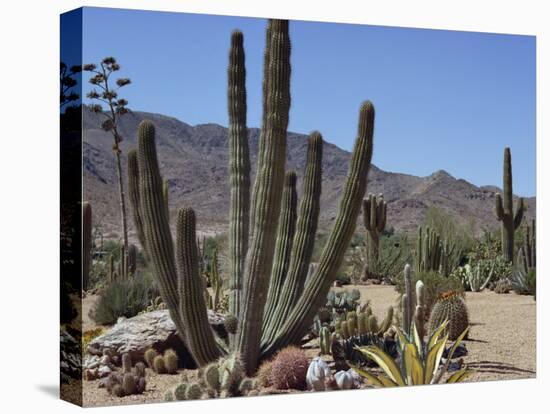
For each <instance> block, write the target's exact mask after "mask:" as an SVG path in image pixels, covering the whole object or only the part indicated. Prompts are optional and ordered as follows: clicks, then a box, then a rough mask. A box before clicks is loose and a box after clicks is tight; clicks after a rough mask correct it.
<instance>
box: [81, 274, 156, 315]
mask: <svg viewBox="0 0 550 414" xmlns="http://www.w3.org/2000/svg"><path fill="white" fill-rule="evenodd" d="M155 290H156V289H154V288H153V283H152V280H151V278H150V277H147V276H145V275H136V276H135V277H133V278H130V279H127V280H115V281H113V282H112V283H110V284H109V285H108V286H106V287H105V289H103V291H102V292H101V295H100V297H99V299H98V301H97V303H96V304H95V306H94V308H93V309H92V311H91V312H90V316H91V318H92V319H93V320H94V321H96V322H97V323H98V324H101V325H111V324H113V323H115V322H116V321H117V319H118V318H119V317H121V316H124V317H126V318H131V317H132V316H135V315H137V314H138V313H139V312H141V311H142V310H144V309H146V308H147V306H148V304H149V301H150V300H151V299H152V298H153V295H155V294H156V293H155Z"/></svg>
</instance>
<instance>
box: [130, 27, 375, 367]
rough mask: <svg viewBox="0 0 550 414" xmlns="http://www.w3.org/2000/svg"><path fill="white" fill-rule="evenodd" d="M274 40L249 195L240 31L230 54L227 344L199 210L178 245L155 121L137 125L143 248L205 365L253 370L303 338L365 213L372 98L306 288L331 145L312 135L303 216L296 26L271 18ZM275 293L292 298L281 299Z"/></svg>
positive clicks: (183, 225)
mask: <svg viewBox="0 0 550 414" xmlns="http://www.w3.org/2000/svg"><path fill="white" fill-rule="evenodd" d="M266 39H267V44H266V52H265V55H264V60H265V66H264V101H263V105H264V113H263V124H262V128H261V134H260V143H259V153H258V165H257V174H256V181H255V183H254V188H253V192H252V196H251V197H248V196H247V195H246V194H247V192H249V191H250V188H249V187H250V186H249V165H250V160H249V156H248V147H247V142H246V135H245V133H244V131H245V127H246V125H245V121H246V119H245V116H244V109H245V105H246V102H245V91H244V76H245V74H244V50H243V48H242V34H241V33H240V32H235V33H233V35H232V38H231V51H230V54H229V56H230V59H229V69H228V74H229V76H228V78H229V108H230V111H229V112H230V134H229V135H230V136H229V146H230V177H231V179H230V182H231V194H232V195H231V198H232V202H231V211H230V221H231V225H230V237H229V241H230V248H229V251H230V261H231V266H230V268H231V275H230V309H231V311H230V312H231V313H232V315H233V316H235V317H237V318H238V321H239V323H238V326H237V331H236V333H235V335H234V336H233V337H232V338H231V340H230V343H229V349H225V345H224V344H222V343H221V342H218V341H217V339H216V338H214V336H213V334H212V331H211V329H210V326H209V325H208V320H207V318H206V303H205V302H204V296H203V294H202V292H203V290H201V289H199V288H202V289H204V286H200V283H203V282H202V279H201V278H200V276H199V271H198V267H199V264H198V260H196V255H197V246H196V234H194V233H195V223H194V221H195V218H194V214H193V212H192V210H191V209H185V210H181V211H180V213H179V214H178V223H177V224H178V225H177V240H178V242H177V245H176V247H174V245H173V241H172V238H171V234H170V228H169V224H168V217H167V214H166V210H165V208H163V204H164V202H163V201H164V200H163V196H162V180H161V174H160V171H159V165H158V160H157V154H156V148H155V136H154V133H155V131H154V126H153V124H152V123H150V122H148V121H144V122H142V124H140V127H139V131H138V151H137V159H138V170H137V171H134V172H133V174H134V176H135V177H138V180H139V186H137V192H138V193H139V194H138V195H139V203H133V205H134V206H135V207H136V208H138V209H139V210H140V211H139V212H138V213H139V214H138V215H136V214H134V218H136V217H138V216H139V217H141V218H142V224H143V236H144V243H145V247H146V248H145V250H146V252H147V254H148V255H149V258H150V264H151V268H152V271H153V273H154V274H155V277H156V278H157V281H158V284H159V289H160V292H161V296H162V298H163V301H164V303H166V305H167V307H168V309H169V310H170V314H171V317H172V319H173V320H174V323H175V325H176V328H177V330H178V332H179V334H180V336H181V338H182V339H183V341H184V343H185V344H186V345H187V347H188V348H189V350H190V352H191V354H192V355H193V357H194V359H195V360H196V362H197V363H198V364H199V365H201V366H203V365H206V364H207V363H209V362H211V361H213V360H215V359H217V358H218V357H220V356H221V355H223V354H226V353H232V354H235V355H237V356H238V357H239V358H240V359H242V364H243V367H244V369H245V371H246V373H247V374H252V373H253V372H254V371H255V369H256V367H257V365H258V363H259V362H260V361H261V360H262V359H265V358H267V357H269V356H271V355H273V354H274V353H276V352H277V351H278V350H279V349H282V348H284V347H286V346H287V345H290V344H296V343H298V342H299V341H300V339H301V338H302V337H303V335H304V334H305V333H306V332H307V330H308V329H309V327H310V326H311V324H312V322H313V318H314V316H315V314H316V312H317V310H318V309H319V307H321V306H322V305H323V304H324V301H325V298H326V295H327V293H328V291H329V289H330V286H331V284H332V281H333V279H334V277H335V274H336V272H337V270H338V268H339V267H340V265H341V263H342V260H343V258H344V253H345V251H346V249H347V247H348V245H349V242H350V240H351V237H352V235H353V233H354V230H355V224H356V221H357V217H358V215H359V213H360V209H361V200H362V199H363V197H364V195H365V191H366V185H367V174H368V171H369V168H370V161H371V158H372V136H373V127H374V107H373V105H372V104H371V103H370V102H365V103H363V104H362V106H361V109H360V112H359V127H358V134H357V139H356V142H355V145H354V150H353V153H352V157H351V163H350V167H349V173H348V177H347V181H346V183H345V185H344V187H343V192H342V199H341V202H340V209H339V211H338V214H337V216H336V219H335V224H334V228H333V230H332V232H331V235H330V237H329V240H328V242H327V244H326V246H325V248H324V250H323V252H322V254H321V258H320V261H319V264H318V266H317V267H316V268H315V270H314V271H313V273H312V274H311V276H310V279H309V282H308V283H307V285H306V284H305V280H306V277H307V274H308V268H309V267H310V262H311V255H312V249H313V244H314V239H315V233H316V229H317V222H318V215H319V197H320V192H321V161H322V143H323V141H322V137H321V135H320V134H319V133H317V132H314V133H312V134H311V136H310V138H309V143H308V156H307V161H306V168H305V174H304V182H303V188H304V195H303V197H302V201H301V203H300V208H299V211H298V214H297V213H296V195H295V194H294V193H295V186H296V178H295V175H294V174H293V173H292V172H290V173H288V174H286V178H285V161H286V128H287V125H288V112H289V108H290V39H289V34H288V22H287V21H281V20H271V21H270V22H269V24H268V29H267V32H266ZM237 158H238V159H237ZM249 216H250V217H249ZM296 216H297V217H296ZM247 217H249V219H247ZM294 221H295V227H293V225H292V223H293V222H294ZM247 226H248V227H247ZM247 229H248V230H247ZM138 233H139V230H138ZM293 233H294V234H293ZM274 247H275V248H274ZM176 257H177V263H178V265H177V266H176ZM277 275H278V276H277ZM178 282H179V283H178ZM277 287H279V288H277ZM272 289H274V290H273V291H271V290H272ZM270 291H271V292H270ZM283 292H288V295H287V294H286V293H283ZM277 294H278V297H279V298H282V297H284V301H283V300H277V301H274V299H273V298H274V297H277ZM273 295H274V296H273ZM270 301H271V302H273V303H275V304H277V306H275V307H274V308H272V309H271V311H270V310H269V308H266V303H267V302H270ZM270 315H272V316H270Z"/></svg>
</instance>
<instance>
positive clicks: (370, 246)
mask: <svg viewBox="0 0 550 414" xmlns="http://www.w3.org/2000/svg"><path fill="white" fill-rule="evenodd" d="M386 207H387V206H386V202H385V201H384V197H383V196H382V194H380V195H379V196H378V198H377V197H376V196H375V195H374V194H369V197H368V198H366V199H364V200H363V225H364V226H365V229H366V230H367V234H368V239H367V266H366V270H367V271H369V270H370V271H374V272H376V271H377V264H378V258H379V251H380V233H382V232H383V231H384V228H385V227H386Z"/></svg>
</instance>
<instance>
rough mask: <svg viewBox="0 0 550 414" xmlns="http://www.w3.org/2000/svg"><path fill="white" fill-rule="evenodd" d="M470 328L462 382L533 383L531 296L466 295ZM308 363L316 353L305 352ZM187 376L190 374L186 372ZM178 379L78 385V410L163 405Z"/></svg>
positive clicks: (382, 299)
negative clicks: (118, 389)
mask: <svg viewBox="0 0 550 414" xmlns="http://www.w3.org/2000/svg"><path fill="white" fill-rule="evenodd" d="M351 288H357V289H359V291H360V292H361V301H362V302H365V301H367V300H368V301H370V304H371V307H372V309H373V312H374V314H376V315H379V317H383V316H382V315H384V314H385V311H386V309H387V307H388V306H389V305H396V303H397V294H396V292H395V290H394V288H393V287H392V286H377V285H370V286H347V287H346V289H351ZM93 300H94V297H92V296H90V297H88V298H86V299H85V302H84V304H83V308H84V309H83V310H84V312H83V313H84V324H85V328H84V329H85V330H87V329H92V328H94V327H95V326H94V324H93V321H92V320H90V319H89V318H87V309H89V308H90V307H91V306H92V304H93ZM466 303H467V305H468V309H469V312H470V323H471V325H472V327H471V330H470V334H469V339H468V340H466V341H465V344H466V347H467V349H468V355H467V356H466V357H464V358H463V359H464V362H465V363H466V364H467V365H468V366H469V367H470V368H471V369H473V370H474V371H475V373H474V374H473V375H472V376H471V377H470V378H469V379H468V380H467V381H469V382H476V381H492V380H510V379H520V378H534V377H535V370H536V317H535V316H536V315H535V313H536V306H535V301H534V300H533V297H532V296H520V295H516V294H514V293H510V294H504V295H498V294H496V293H493V292H490V291H485V292H481V293H472V292H467V293H466ZM307 348H308V349H307V350H306V352H307V354H308V355H309V356H311V357H313V356H315V355H316V354H317V352H318V350H317V349H316V348H311V347H310V346H308V347H307ZM188 373H192V371H188ZM179 381H180V375H157V374H155V373H154V372H152V371H151V370H149V369H147V391H146V392H145V393H144V394H142V395H132V396H128V397H123V398H117V397H112V396H110V395H108V393H107V391H106V390H104V389H100V388H98V386H97V385H98V381H92V382H87V381H84V387H83V389H84V405H86V406H103V405H117V404H137V403H150V402H159V401H163V397H164V393H165V392H166V390H168V389H169V388H171V387H172V386H174V385H176V384H178V383H179Z"/></svg>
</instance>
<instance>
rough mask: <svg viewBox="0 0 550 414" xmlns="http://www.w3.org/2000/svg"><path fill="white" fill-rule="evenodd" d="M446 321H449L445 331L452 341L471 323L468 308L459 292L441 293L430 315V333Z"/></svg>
mask: <svg viewBox="0 0 550 414" xmlns="http://www.w3.org/2000/svg"><path fill="white" fill-rule="evenodd" d="M445 321H449V323H448V325H447V327H446V329H445V332H446V333H448V335H449V339H450V340H451V341H454V340H456V339H457V338H458V337H459V336H460V335H461V334H462V332H464V331H465V330H466V328H468V326H469V325H470V322H469V319H468V308H467V307H466V304H465V303H464V300H463V299H462V297H461V295H460V294H459V293H457V292H454V291H449V292H445V293H443V294H441V295H440V297H439V299H438V300H437V302H436V303H435V305H434V307H433V308H432V313H431V315H430V322H429V331H430V335H431V334H432V333H433V332H435V331H436V330H437V329H438V328H439V327H440V326H441V325H442V324H443V322H445Z"/></svg>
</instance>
